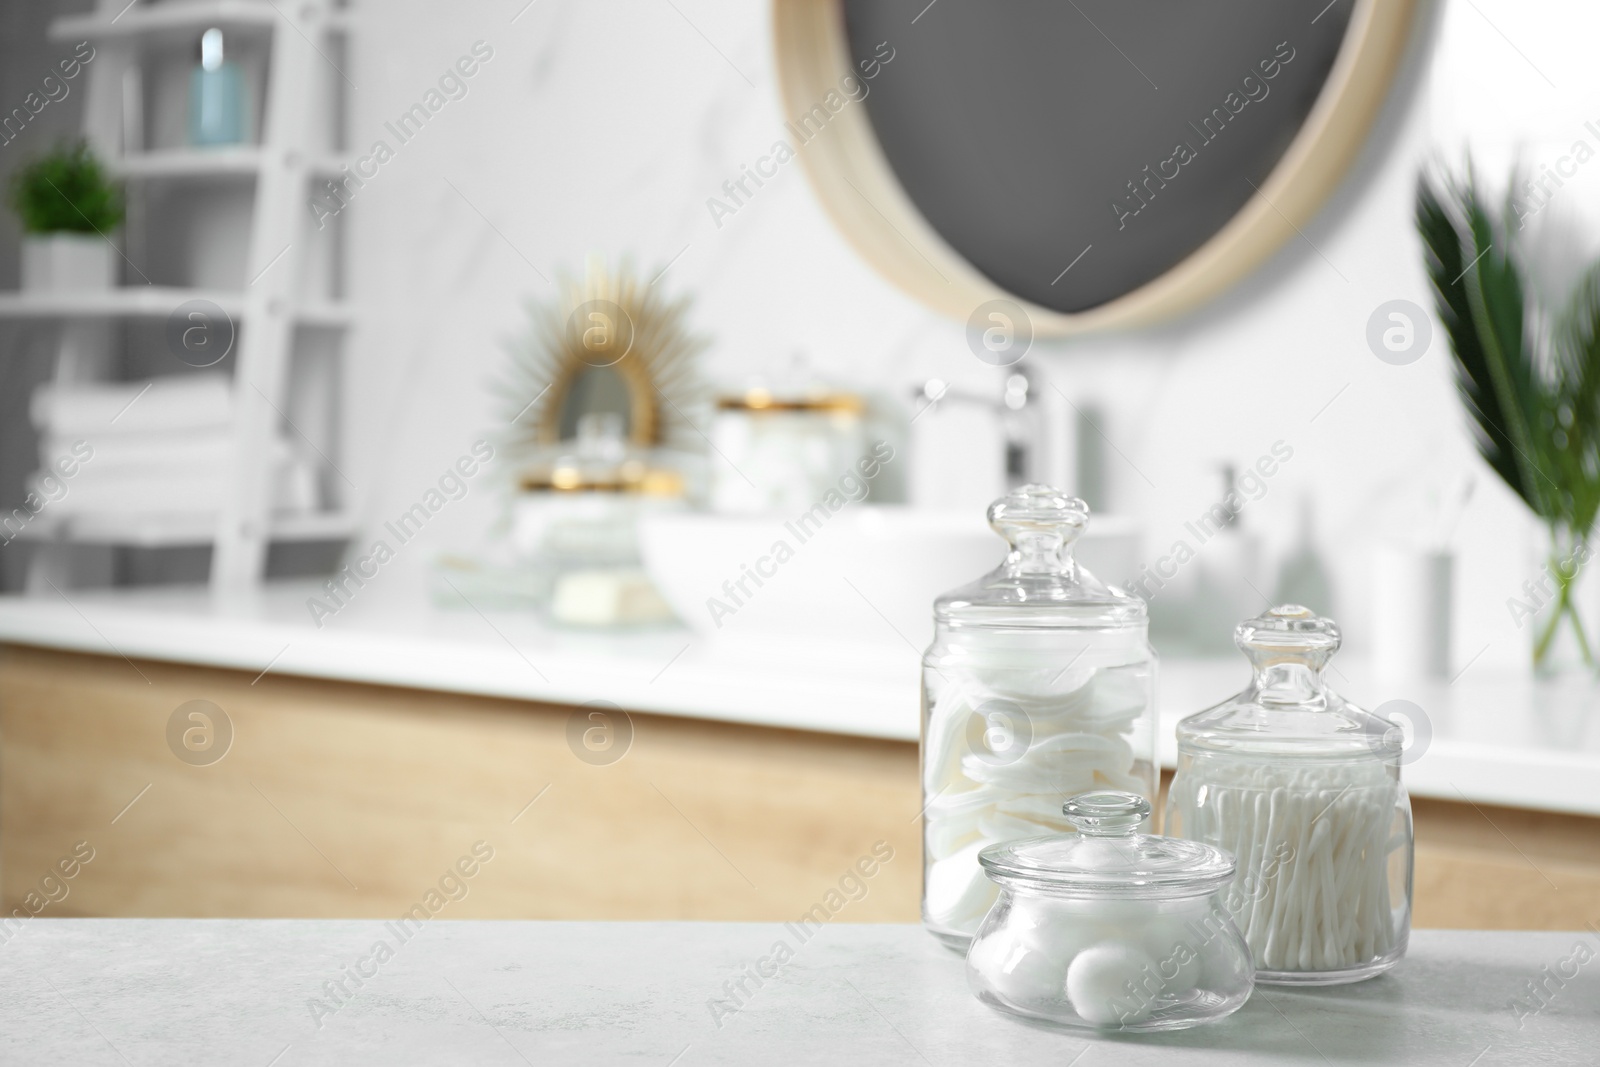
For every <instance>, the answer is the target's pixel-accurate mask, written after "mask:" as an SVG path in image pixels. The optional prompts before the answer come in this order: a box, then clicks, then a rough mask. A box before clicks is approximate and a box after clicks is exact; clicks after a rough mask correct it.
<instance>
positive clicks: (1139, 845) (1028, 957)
mask: <svg viewBox="0 0 1600 1067" xmlns="http://www.w3.org/2000/svg"><path fill="white" fill-rule="evenodd" d="M1062 810H1063V814H1064V815H1065V817H1066V818H1067V819H1068V820H1069V821H1070V822H1071V823H1072V824H1073V825H1074V826H1076V827H1077V829H1078V833H1076V834H1054V835H1048V836H1041V837H1031V838H1025V839H1023V840H1019V841H1010V842H1007V843H1005V844H1000V845H991V846H989V847H988V848H985V849H984V850H983V851H982V852H980V853H979V855H978V861H979V863H980V864H981V865H982V866H983V870H984V872H985V874H986V875H987V876H988V877H989V879H991V880H992V881H993V883H994V885H995V887H996V890H997V893H998V898H997V899H996V900H995V902H994V906H993V907H991V908H990V909H989V914H988V916H987V917H986V918H985V919H984V921H983V925H982V926H981V927H979V929H978V936H977V937H976V938H974V939H973V942H972V947H971V949H970V950H969V951H968V952H967V984H968V985H969V986H971V988H972V991H973V992H974V993H975V994H977V996H978V999H979V1000H982V1001H983V1002H984V1003H986V1004H989V1005H990V1006H991V1007H995V1008H999V1009H1000V1010H1001V1011H1006V1012H1011V1013H1012V1014H1015V1015H1023V1016H1026V1017H1028V1018H1030V1019H1039V1020H1042V1021H1044V1022H1047V1023H1052V1024H1054V1025H1057V1026H1064V1027H1072V1028H1075V1029H1090V1030H1125V1031H1144V1030H1181V1029H1184V1028H1186V1027H1190V1026H1196V1025H1198V1024H1200V1023H1206V1022H1212V1021H1214V1020H1217V1019H1221V1018H1222V1017H1224V1016H1226V1015H1231V1014H1232V1013H1233V1012H1235V1011H1237V1010H1239V1008H1240V1007H1241V1006H1242V1005H1243V1004H1244V1002H1245V1001H1246V1000H1248V999H1249V998H1250V991H1251V989H1252V988H1253V986H1254V980H1253V968H1252V965H1251V960H1250V950H1249V948H1248V947H1246V945H1245V943H1244V937H1243V936H1242V935H1241V934H1240V933H1239V929H1238V927H1237V926H1235V925H1234V922H1233V918H1232V916H1231V915H1230V914H1229V912H1228V908H1227V906H1226V904H1225V902H1224V900H1223V894H1224V892H1225V891H1226V889H1227V887H1228V886H1229V885H1230V884H1231V883H1232V881H1233V876H1234V862H1233V857H1232V856H1230V855H1228V854H1227V853H1226V852H1224V851H1223V850H1221V849H1218V848H1213V847H1212V846H1210V845H1204V844H1201V843H1199V842H1197V841H1181V840H1177V839H1175V838H1169V837H1157V836H1155V835H1152V834H1141V833H1139V832H1138V828H1139V826H1140V824H1142V823H1143V822H1144V821H1145V819H1146V818H1147V817H1148V816H1149V814H1150V802H1149V801H1148V800H1146V799H1145V798H1144V797H1142V796H1139V795H1138V794H1135V793H1123V792H1118V791H1116V790H1102V791H1099V792H1092V793H1084V794H1081V795H1079V796H1077V797H1074V798H1073V799H1071V800H1069V801H1067V802H1066V804H1064V805H1063V807H1062Z"/></svg>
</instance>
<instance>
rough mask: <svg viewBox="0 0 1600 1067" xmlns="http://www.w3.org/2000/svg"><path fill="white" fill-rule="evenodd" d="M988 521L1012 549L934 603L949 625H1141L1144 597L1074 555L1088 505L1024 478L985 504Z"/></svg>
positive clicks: (942, 620)
mask: <svg viewBox="0 0 1600 1067" xmlns="http://www.w3.org/2000/svg"><path fill="white" fill-rule="evenodd" d="M989 525H990V526H991V527H993V528H994V531H995V533H997V534H999V535H1000V536H1001V537H1003V538H1005V540H1006V544H1008V545H1009V546H1010V551H1008V552H1007V553H1006V558H1005V560H1004V561H1003V562H1002V563H1001V564H1000V566H999V567H997V568H995V569H994V570H993V571H990V572H989V573H988V574H986V575H984V576H983V577H982V578H979V579H978V580H977V581H975V582H972V583H970V584H968V585H964V586H962V587H961V588H959V589H954V590H951V591H950V592H948V593H946V594H944V595H943V596H941V597H940V598H939V599H937V600H935V601H934V602H933V614H934V618H935V619H936V620H938V622H940V623H941V624H948V625H953V626H962V625H973V626H1007V627H1012V626H1014V627H1045V628H1052V627H1059V628H1087V627H1094V628H1108V629H1115V628H1119V627H1124V626H1128V627H1132V626H1144V625H1145V615H1146V609H1145V604H1144V601H1143V600H1140V599H1139V598H1138V597H1136V596H1133V595H1132V594H1129V593H1125V592H1123V591H1122V590H1120V589H1113V588H1112V587H1110V586H1108V585H1106V584H1105V583H1103V582H1101V581H1100V580H1099V579H1098V578H1096V577H1095V576H1094V575H1092V574H1090V573H1089V572H1088V571H1087V570H1085V569H1084V567H1083V566H1082V565H1081V564H1080V563H1078V562H1077V561H1076V560H1074V559H1073V557H1072V543H1073V542H1074V541H1076V540H1077V539H1078V537H1079V536H1080V535H1082V533H1083V531H1084V530H1085V529H1087V528H1088V526H1089V505H1087V504H1085V503H1084V502H1083V501H1082V500H1079V499H1078V498H1076V497H1072V496H1068V495H1067V494H1066V493H1064V492H1062V491H1061V490H1059V489H1054V488H1051V487H1050V486H1048V485H1024V486H1022V487H1020V488H1018V489H1013V490H1012V491H1011V492H1010V493H1007V494H1006V495H1005V496H1003V497H1001V498H1000V499H999V500H996V501H995V502H994V503H993V504H991V505H989Z"/></svg>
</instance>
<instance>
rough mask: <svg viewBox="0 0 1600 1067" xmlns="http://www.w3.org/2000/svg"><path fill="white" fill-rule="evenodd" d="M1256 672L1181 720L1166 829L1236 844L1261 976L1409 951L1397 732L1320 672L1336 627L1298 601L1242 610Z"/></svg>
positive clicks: (1317, 976) (1244, 637)
mask: <svg viewBox="0 0 1600 1067" xmlns="http://www.w3.org/2000/svg"><path fill="white" fill-rule="evenodd" d="M1234 642H1235V643H1236V644H1237V645H1238V646H1239V648H1240V650H1241V651H1243V652H1244V654H1245V656H1246V657H1248V658H1249V660H1250V664H1251V667H1252V668H1253V669H1254V671H1255V678H1254V680H1253V681H1252V682H1251V684H1250V686H1249V688H1247V689H1245V690H1244V691H1243V692H1241V693H1239V694H1238V695H1237V696H1235V697H1233V698H1232V699H1230V700H1226V701H1224V702H1223V703H1221V704H1218V705H1217V706H1216V707H1213V708H1209V709H1207V710H1205V711H1202V712H1199V713H1198V714H1195V715H1191V716H1189V717H1188V718H1186V719H1184V720H1183V721H1182V722H1180V723H1179V724H1178V767H1177V771H1176V773H1175V774H1174V776H1173V780H1172V788H1171V792H1170V794H1169V796H1168V800H1167V813H1166V832H1167V833H1168V834H1169V835H1172V836H1175V837H1186V838H1190V839H1192V840H1195V841H1203V842H1205V843H1207V844H1210V845H1214V846H1216V847H1218V848H1224V849H1227V850H1229V851H1230V852H1232V853H1233V854H1234V855H1235V856H1236V857H1238V863H1239V870H1238V875H1237V877H1236V881H1235V885H1234V890H1233V893H1232V894H1231V898H1230V904H1231V906H1233V907H1234V909H1235V910H1234V918H1235V920H1236V921H1237V922H1238V924H1239V928H1240V929H1241V930H1243V931H1244V935H1245V939H1246V940H1247V941H1248V942H1249V944H1250V949H1251V952H1252V953H1254V955H1255V961H1256V977H1257V980H1258V981H1261V982H1267V983H1272V984H1279V985H1334V984H1337V983H1341V982H1355V981H1360V980H1361V979H1363V978H1370V977H1372V976H1373V975H1375V974H1379V973H1381V972H1382V971H1385V970H1387V969H1388V968H1390V967H1392V966H1394V964H1395V963H1396V962H1397V961H1398V960H1399V959H1400V957H1401V956H1403V955H1404V954H1405V950H1406V941H1407V939H1408V937H1409V936H1410V931H1411V881H1412V856H1413V841H1412V831H1411V802H1410V800H1409V799H1408V798H1407V796H1406V791H1405V787H1404V786H1403V785H1401V782H1400V756H1401V747H1402V741H1403V736H1402V733H1401V730H1400V728H1399V727H1398V726H1396V725H1395V724H1394V723H1392V722H1390V721H1389V720H1388V719H1385V718H1383V717H1381V716H1378V715H1374V714H1373V713H1371V712H1369V711H1364V710H1363V709H1361V708H1359V707H1357V706H1356V705H1354V704H1351V703H1349V702H1348V701H1346V700H1345V699H1344V698H1342V697H1340V696H1339V694H1338V693H1335V692H1334V691H1333V690H1332V689H1330V688H1329V687H1328V685H1327V683H1326V682H1325V681H1324V679H1323V676H1322V674H1323V670H1324V668H1325V667H1326V666H1327V664H1328V660H1329V659H1330V658H1332V656H1333V654H1334V653H1335V652H1336V651H1337V650H1338V648H1339V628H1338V627H1337V626H1336V625H1334V623H1333V622H1332V621H1331V620H1329V619H1323V618H1318V617H1317V616H1316V615H1315V614H1314V613H1312V612H1311V611H1310V610H1308V609H1306V608H1303V607H1299V606H1297V605H1287V606H1284V607H1278V608H1273V609H1272V610H1270V611H1268V612H1266V613H1265V614H1263V615H1260V616H1258V617H1257V618H1254V619H1250V620H1248V621H1246V622H1243V623H1241V624H1240V625H1239V627H1238V628H1237V629H1236V630H1235V631H1234Z"/></svg>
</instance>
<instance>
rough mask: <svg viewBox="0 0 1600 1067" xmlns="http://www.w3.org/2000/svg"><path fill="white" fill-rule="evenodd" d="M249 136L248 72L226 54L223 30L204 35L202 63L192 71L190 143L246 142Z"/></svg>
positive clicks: (201, 42)
mask: <svg viewBox="0 0 1600 1067" xmlns="http://www.w3.org/2000/svg"><path fill="white" fill-rule="evenodd" d="M244 140H245V90H244V75H243V73H241V72H240V70H239V65H238V64H237V63H234V62H233V61H232V60H229V59H225V58H223V54H222V31H221V30H220V29H218V28H216V27H215V26H213V27H212V28H211V29H209V30H207V31H206V32H205V33H203V34H201V35H200V63H199V65H198V66H197V67H195V68H194V70H193V71H192V72H191V73H190V75H189V143H190V144H191V145H196V146H214V145H233V144H242V143H243V142H244Z"/></svg>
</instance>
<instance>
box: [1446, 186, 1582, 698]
mask: <svg viewBox="0 0 1600 1067" xmlns="http://www.w3.org/2000/svg"><path fill="white" fill-rule="evenodd" d="M1523 187H1524V183H1522V182H1520V181H1519V180H1518V177H1517V175H1513V176H1512V180H1511V185H1510V188H1511V190H1512V192H1511V193H1508V194H1507V197H1506V200H1505V202H1504V204H1503V205H1501V206H1499V207H1493V206H1490V205H1488V204H1487V203H1486V202H1485V200H1484V198H1483V197H1482V196H1481V195H1480V193H1479V190H1478V186H1477V182H1476V179H1475V177H1474V175H1473V172H1472V168H1471V166H1470V165H1469V166H1468V167H1467V170H1466V173H1465V175H1464V176H1444V177H1442V178H1439V179H1437V180H1436V179H1434V178H1432V177H1430V176H1429V175H1428V174H1426V173H1424V174H1423V175H1422V176H1421V177H1420V178H1419V179H1418V183H1417V200H1416V224H1417V229H1418V230H1419V231H1420V232H1421V235H1422V240H1423V245H1424V256H1425V260H1426V266H1427V270H1428V276H1429V278H1430V279H1431V281H1432V283H1433V290H1434V304H1435V308H1436V310H1437V312H1438V316H1439V319H1440V322H1441V323H1442V324H1443V326H1444V330H1445V333H1446V334H1447V335H1448V337H1449V339H1450V348H1451V351H1452V353H1453V354H1454V357H1455V369H1456V384H1457V386H1458V387H1459V390H1460V393H1461V398H1462V401H1463V403H1464V404H1465V405H1466V408H1467V411H1468V413H1469V415H1470V416H1471V418H1472V422H1473V428H1474V431H1475V436H1476V438H1477V444H1478V450H1479V452H1480V453H1481V454H1482V456H1483V458H1484V461H1485V462H1487V463H1488V464H1489V466H1490V467H1491V468H1492V469H1493V470H1494V472H1495V473H1496V474H1497V475H1499V476H1500V478H1501V479H1502V480H1503V481H1504V482H1505V483H1506V485H1508V486H1510V488H1511V490H1512V491H1513V492H1514V493H1516V494H1517V496H1518V497H1519V498H1521V500H1522V501H1523V502H1524V503H1525V504H1526V505H1527V506H1528V508H1529V510H1531V511H1532V512H1533V514H1534V515H1535V516H1536V517H1537V518H1538V519H1539V520H1540V522H1541V523H1542V524H1543V525H1544V527H1545V530H1546V534H1547V544H1546V552H1545V558H1544V559H1543V560H1542V561H1541V563H1540V565H1539V573H1535V574H1530V575H1528V581H1527V582H1526V583H1523V584H1522V585H1521V589H1520V590H1519V593H1518V595H1517V596H1514V597H1512V598H1511V600H1510V601H1508V607H1509V609H1510V610H1511V613H1512V616H1513V618H1514V619H1516V621H1517V624H1518V625H1519V626H1522V625H1523V624H1524V623H1526V622H1531V623H1532V627H1531V630H1530V632H1531V634H1532V646H1533V664H1534V668H1535V670H1536V671H1537V672H1538V673H1540V674H1552V673H1555V672H1556V671H1558V670H1559V669H1561V668H1562V667H1566V666H1573V667H1576V666H1578V665H1580V664H1581V665H1582V667H1584V668H1587V669H1589V670H1591V671H1592V670H1594V668H1595V666H1596V658H1597V651H1600V649H1597V646H1596V645H1595V644H1593V643H1592V637H1594V636H1597V635H1596V631H1595V629H1594V625H1595V622H1596V620H1595V619H1594V618H1593V617H1591V618H1590V619H1589V620H1588V621H1587V622H1586V621H1585V619H1584V617H1583V614H1582V612H1581V611H1580V610H1579V609H1580V604H1579V600H1578V597H1577V596H1576V591H1577V588H1578V583H1579V579H1580V578H1581V577H1582V575H1583V572H1584V570H1585V568H1586V567H1587V566H1589V565H1591V558H1592V555H1593V553H1594V551H1595V549H1593V548H1591V545H1590V541H1591V539H1592V537H1593V534H1594V530H1595V525H1596V514H1597V512H1600V262H1592V263H1590V264H1589V265H1588V267H1587V268H1586V269H1577V268H1575V267H1569V268H1567V269H1566V270H1563V271H1559V272H1557V273H1558V274H1559V275H1561V276H1560V277H1557V278H1554V279H1552V280H1551V281H1550V282H1547V283H1546V284H1544V285H1537V284H1530V276H1533V277H1537V276H1538V275H1537V274H1534V272H1533V270H1532V268H1533V267H1534V265H1535V260H1536V259H1537V257H1536V256H1534V255H1533V254H1532V250H1531V249H1530V248H1529V235H1530V233H1531V232H1532V231H1530V230H1527V229H1526V228H1525V227H1524V214H1523V212H1521V211H1520V210H1519V206H1520V205H1519V203H1518V202H1517V201H1516V200H1515V199H1514V197H1515V195H1516V194H1515V190H1517V189H1520V188H1523ZM1545 222H1546V225H1548V220H1545ZM1557 234H1558V236H1561V237H1563V238H1564V239H1565V240H1566V241H1567V242H1569V243H1570V242H1571V236H1570V233H1561V232H1559V228H1558V231H1557ZM1569 251H1570V249H1569ZM1563 290H1564V291H1563Z"/></svg>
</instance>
